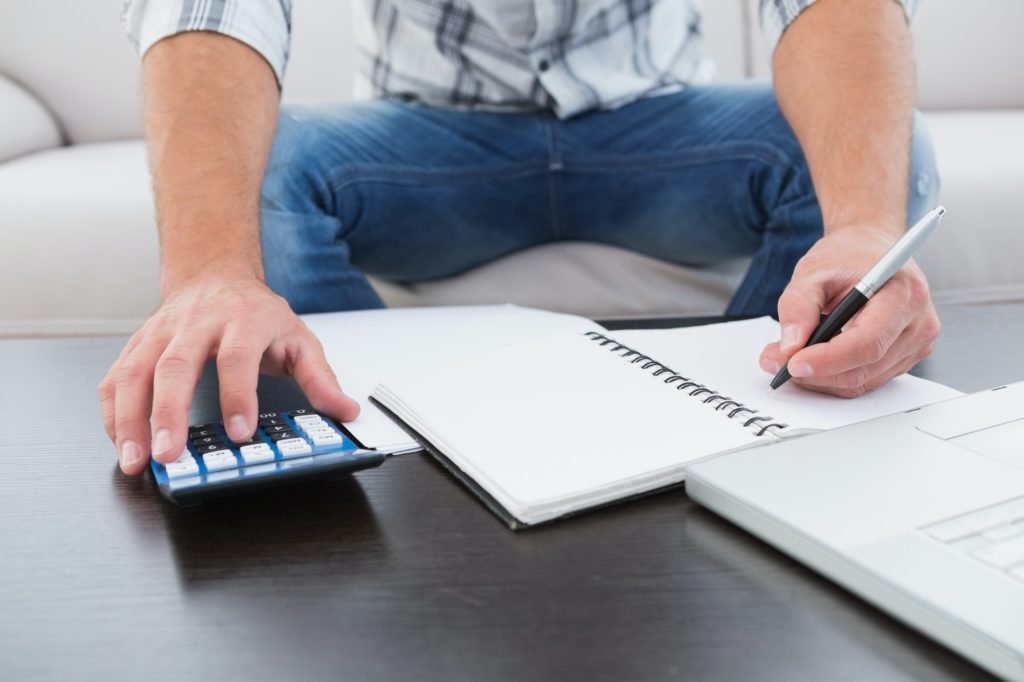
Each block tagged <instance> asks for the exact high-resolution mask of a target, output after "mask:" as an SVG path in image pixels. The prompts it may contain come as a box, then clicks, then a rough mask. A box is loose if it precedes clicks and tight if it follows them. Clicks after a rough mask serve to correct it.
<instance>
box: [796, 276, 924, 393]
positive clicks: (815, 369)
mask: <svg viewBox="0 0 1024 682" xmlns="http://www.w3.org/2000/svg"><path fill="white" fill-rule="evenodd" d="M918 314H920V311H919V310H912V309H910V307H909V306H907V300H906V296H905V295H904V292H903V291H902V290H901V289H899V288H898V287H897V288H894V289H893V290H889V291H887V290H885V289H883V290H882V291H880V292H879V293H878V295H877V296H875V297H874V298H872V299H871V300H870V301H868V303H867V305H865V306H864V308H863V309H862V310H861V311H860V313H858V314H857V316H856V317H855V318H854V320H853V322H852V323H851V324H850V325H849V326H847V328H846V329H845V330H844V331H843V333H842V334H839V335H838V336H836V337H835V338H833V339H832V340H831V341H828V342H826V343H819V344H816V345H813V346H808V347H807V348H804V349H803V350H800V351H799V352H797V353H796V354H794V355H793V357H792V358H791V360H790V363H789V371H790V373H791V374H792V375H793V376H794V377H812V376H814V377H822V376H833V375H836V374H840V373H842V372H847V371H850V370H852V369H857V368H859V367H864V366H867V365H872V364H875V363H877V362H880V361H881V360H882V358H884V357H885V355H886V354H887V353H888V352H889V349H890V348H891V347H892V345H893V344H894V343H895V342H896V339H898V338H899V337H900V335H901V334H903V332H904V330H905V329H906V328H907V327H908V326H909V325H910V323H911V322H912V321H913V319H914V316H915V315H918Z"/></svg>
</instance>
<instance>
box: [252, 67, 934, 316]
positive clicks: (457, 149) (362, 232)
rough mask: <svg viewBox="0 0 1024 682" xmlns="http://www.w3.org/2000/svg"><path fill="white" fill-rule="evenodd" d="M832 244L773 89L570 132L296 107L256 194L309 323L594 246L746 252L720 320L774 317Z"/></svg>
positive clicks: (921, 146)
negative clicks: (529, 259)
mask: <svg viewBox="0 0 1024 682" xmlns="http://www.w3.org/2000/svg"><path fill="white" fill-rule="evenodd" d="M914 128H915V130H914V137H913V149H912V164H911V165H912V168H911V173H910V194H909V196H910V201H909V206H908V212H909V218H910V219H911V220H912V219H914V218H916V217H917V216H919V215H921V214H923V213H924V212H925V211H927V210H928V208H930V204H931V203H932V201H933V200H934V197H935V194H936V191H937V187H938V177H937V174H936V171H935V163H934V157H933V153H932V148H931V144H930V142H929V139H928V135H927V132H926V131H925V129H924V127H923V124H922V123H921V121H920V116H918V117H917V120H916V122H915V126H914ZM821 235H822V218H821V211H820V209H819V207H818V202H817V198H816V196H815V193H814V186H813V184H812V182H811V177H810V174H809V172H808V168H807V164H806V162H805V160H804V156H803V153H802V151H801V149H800V145H799V144H798V142H797V140H796V138H795V137H794V135H793V132H792V130H791V129H790V127H789V125H788V124H787V123H786V120H785V118H783V116H782V113H781V111H780V110H779V107H778V105H777V104H776V101H775V97H774V95H773V94H772V91H771V88H770V86H768V85H766V84H741V85H714V86H694V87H690V88H687V89H685V90H683V91H682V92H679V93H675V94H669V95H662V96H659V97H654V98H651V99H646V100H642V101H639V102H636V103H634V104H630V105H627V106H625V107H622V108H620V109H617V110H615V111H600V112H593V113H589V114H584V115H582V116H578V117H575V118H572V119H569V120H564V121H563V120H558V119H557V118H555V117H554V116H552V115H550V114H507V113H485V112H467V111H455V110H448V109H439V108H430V107H425V106H421V105H415V104H407V103H402V102H395V101H380V100H378V101H369V102H360V103H348V104H340V105H332V106H325V107H287V108H285V109H284V110H283V112H282V115H281V118H280V121H279V124H278V129H277V135H276V138H275V140H274V145H273V149H272V151H271V155H270V159H269V161H268V165H267V170H266V175H265V178H264V182H263V190H262V197H261V239H262V246H263V259H264V264H265V271H266V278H267V282H268V284H269V285H270V286H271V287H272V288H273V289H274V290H275V291H277V292H278V293H279V294H281V295H282V296H284V298H285V299H287V300H288V302H289V303H290V304H291V305H292V307H293V308H294V309H295V311H296V312H299V313H310V312H324V311H334V310H355V309H364V308H375V307H380V306H381V305H382V303H381V300H380V298H379V297H378V296H377V294H376V293H375V292H374V290H373V289H372V288H371V287H370V285H369V283H368V282H367V279H366V274H371V275H374V276H377V277H380V278H384V279H388V280H393V281H400V282H418V281H424V280H431V279H438V278H444V277H450V276H452V275H456V274H458V273H460V272H463V271H465V270H468V269H470V268H473V267H476V266H478V265H481V264H483V263H486V262H488V261H492V260H494V259H497V258H501V257H502V256H505V255H507V254H510V253H513V252H515V251H519V250H521V249H525V248H528V247H532V246H537V245H539V244H544V243H548V242H553V241H558V240H582V241H591V242H601V243H604V244H612V245H615V246H620V247H624V248H627V249H631V250H633V251H636V252H639V253H642V254H646V255H648V256H653V257H655V258H659V259H662V260H665V261H670V262H672V263H678V264H682V265H693V266H701V265H707V264H712V263H715V262H719V261H722V260H725V259H732V258H737V257H742V256H752V261H751V263H750V267H749V269H748V271H747V273H746V276H745V278H744V279H743V281H742V283H741V284H740V287H739V289H738V290H737V291H736V293H735V295H734V297H733V299H732V301H731V303H730V304H729V307H728V309H727V310H726V312H727V313H729V314H766V313H767V314H774V313H775V311H776V303H777V301H778V298H779V295H780V294H781V293H782V290H783V289H784V288H785V286H786V284H787V283H788V282H789V279H790V276H791V275H792V272H793V267H794V266H795V265H796V262H797V260H799V259H800V257H801V256H802V255H803V254H804V253H805V252H806V251H807V249H808V248H810V246H811V245H812V244H813V243H814V242H815V241H816V240H817V239H818V238H819V237H821ZM364 273H366V274H364Z"/></svg>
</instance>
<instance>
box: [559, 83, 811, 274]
mask: <svg viewBox="0 0 1024 682" xmlns="http://www.w3.org/2000/svg"><path fill="white" fill-rule="evenodd" d="M560 132H561V136H560V140H559V141H560V143H561V149H562V153H563V154H564V179H563V188H562V189H563V191H564V194H565V206H566V220H565V222H566V225H567V231H568V232H569V234H570V236H573V237H574V238H579V239H589V240H596V241H602V242H606V243H612V244H617V245H620V246H624V247H627V248H630V249H633V250H636V251H640V252H643V253H647V254H649V255H652V256H656V257H658V258H662V259H665V260H669V261H673V262H677V263H681V264H691V265H702V264H708V263H713V262H716V261H721V260H724V259H728V258H735V257H740V256H748V255H752V254H754V253H755V252H756V251H757V250H758V249H759V248H761V246H762V244H763V241H764V238H765V230H766V229H767V228H768V227H769V226H770V225H771V223H772V221H773V218H777V217H778V216H777V214H778V212H779V211H780V210H781V209H782V207H784V206H785V205H786V204H787V203H789V202H795V201H798V200H801V199H803V198H806V197H807V195H808V194H810V195H811V198H812V199H813V186H812V184H811V182H810V176H809V173H808V171H807V168H806V163H805V161H804V158H803V154H802V152H801V150H800V146H799V143H798V142H797V140H796V138H795V136H794V135H793V133H792V130H791V129H790V127H789V125H788V124H787V123H786V120H785V118H784V117H783V116H782V112H781V111H780V110H779V108H778V105H777V104H776V102H775V98H774V95H773V94H772V91H771V87H770V86H769V85H767V84H760V83H758V84H739V85H717V86H694V87H690V88H688V89H686V90H684V91H682V92H679V93H674V94H669V95H663V96H659V97H654V98H651V99H648V100H643V101H641V102H637V103H634V104H631V105H629V106H626V107H624V108H622V109H619V110H616V111H614V112H603V113H597V114H593V115H589V116H585V117H582V118H580V119H579V120H578V121H571V122H569V123H568V124H567V125H565V126H564V127H563V128H562V129H561V130H560ZM783 229H784V228H783ZM819 231H820V228H819Z"/></svg>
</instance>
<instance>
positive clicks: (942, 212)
mask: <svg viewBox="0 0 1024 682" xmlns="http://www.w3.org/2000/svg"><path fill="white" fill-rule="evenodd" d="M935 215H936V216H938V217H939V218H941V217H942V216H944V215H946V207H945V206H936V207H935Z"/></svg>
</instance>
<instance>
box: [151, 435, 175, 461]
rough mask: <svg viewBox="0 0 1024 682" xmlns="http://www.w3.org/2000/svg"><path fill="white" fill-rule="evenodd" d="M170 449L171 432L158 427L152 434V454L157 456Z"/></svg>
mask: <svg viewBox="0 0 1024 682" xmlns="http://www.w3.org/2000/svg"><path fill="white" fill-rule="evenodd" d="M170 449H171V432H170V430H168V429H160V430H159V431H157V432H156V435H155V436H153V456H154V457H159V456H160V455H162V454H164V453H165V452H167V451H168V450H170Z"/></svg>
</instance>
